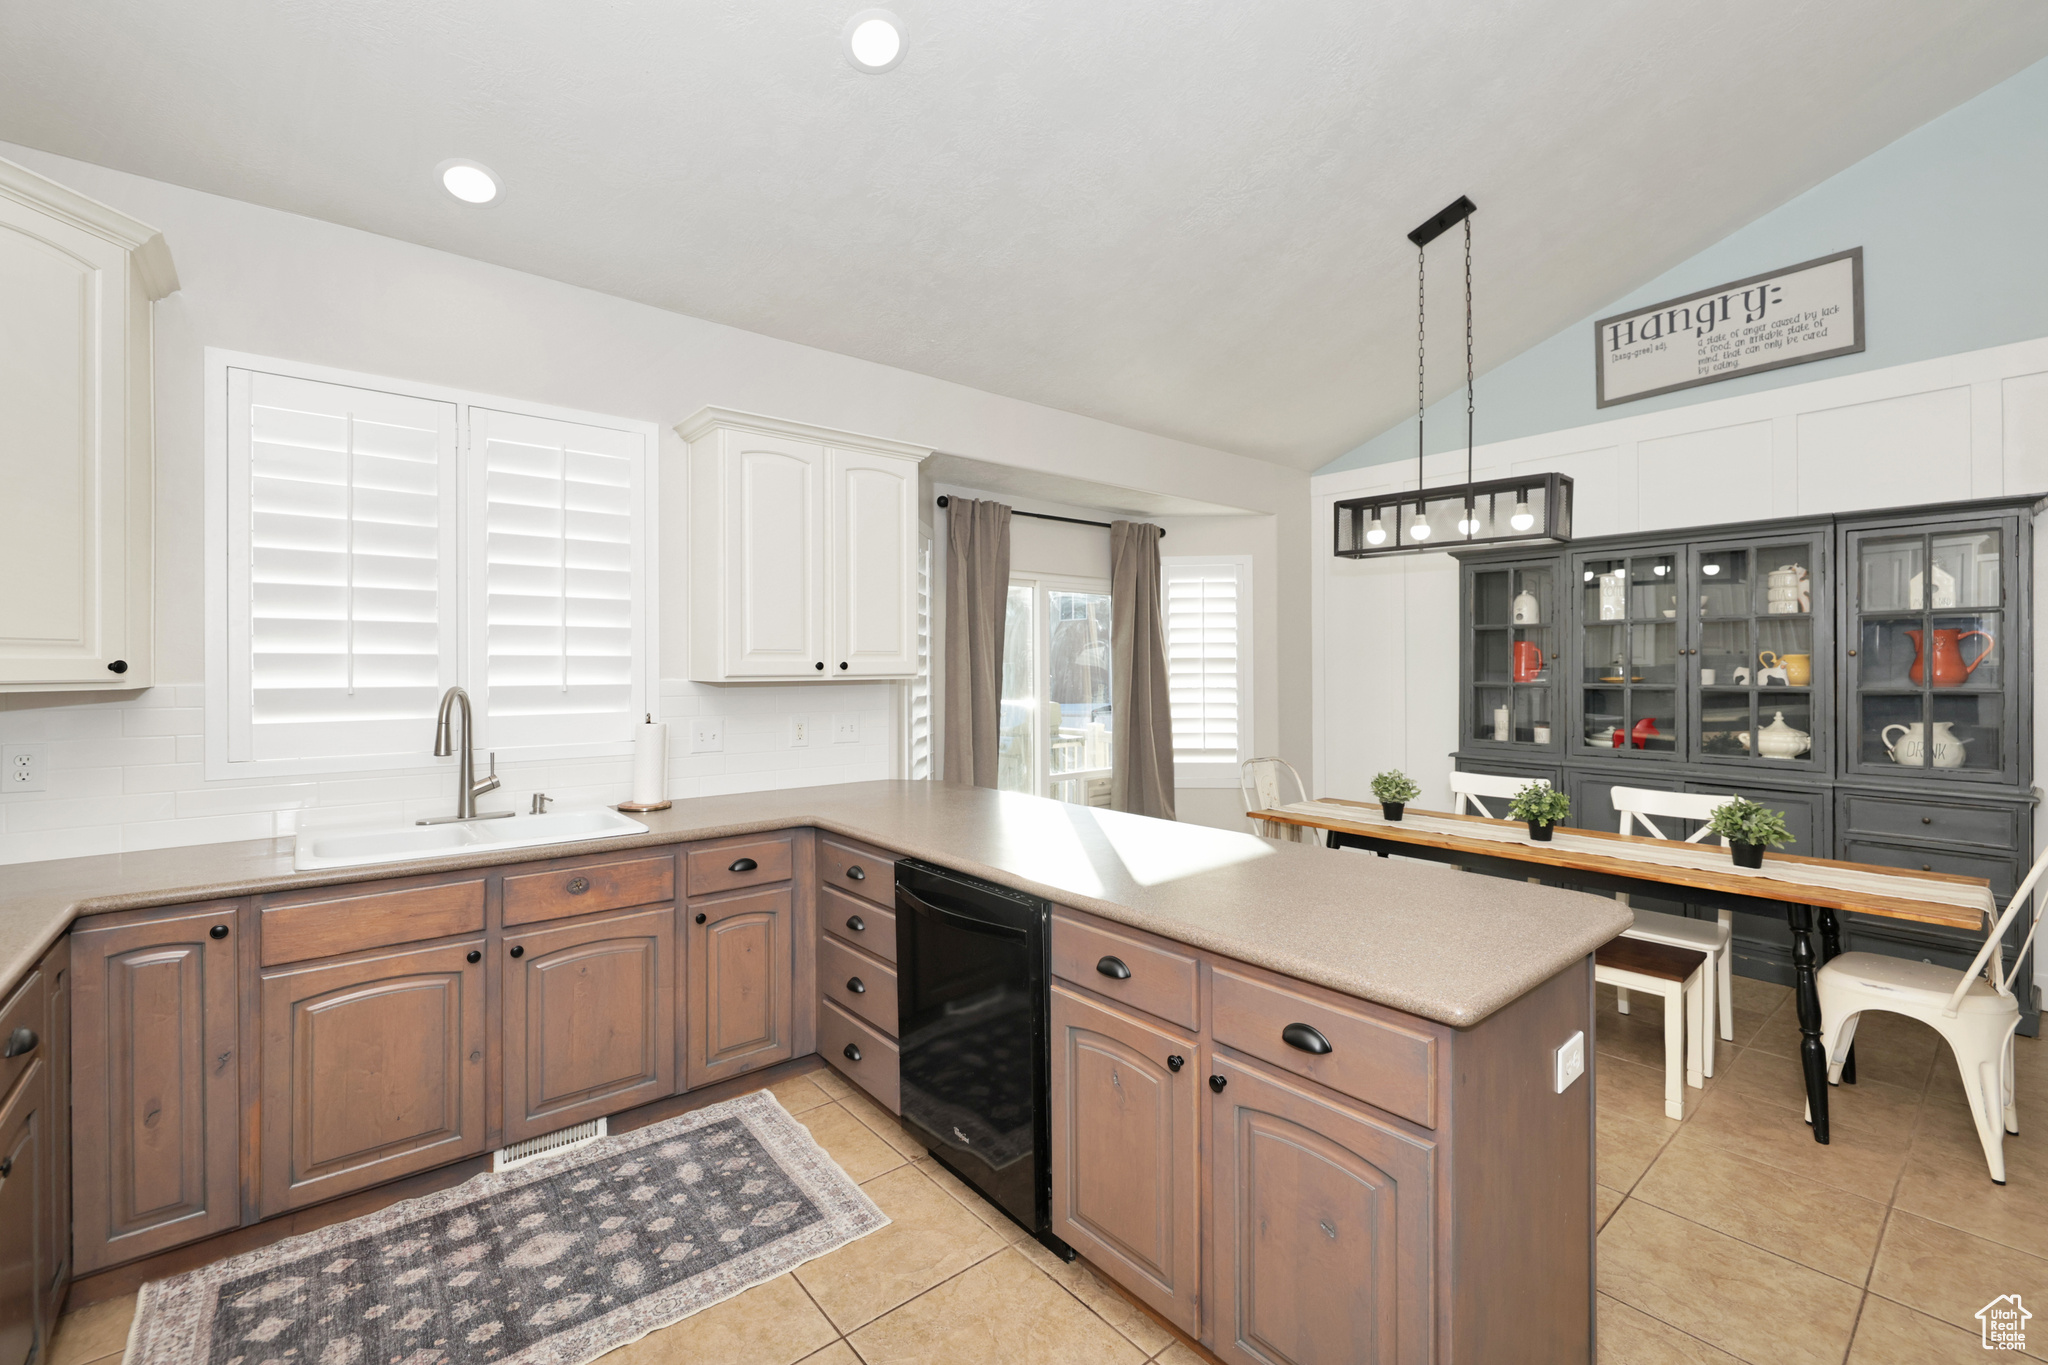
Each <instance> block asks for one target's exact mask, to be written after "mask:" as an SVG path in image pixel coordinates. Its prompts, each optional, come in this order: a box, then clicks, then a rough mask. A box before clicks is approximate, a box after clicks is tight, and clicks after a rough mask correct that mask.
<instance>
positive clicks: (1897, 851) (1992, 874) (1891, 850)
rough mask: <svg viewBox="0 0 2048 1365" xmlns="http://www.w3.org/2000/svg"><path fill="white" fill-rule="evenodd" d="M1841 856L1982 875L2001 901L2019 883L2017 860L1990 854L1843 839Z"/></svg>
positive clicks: (1911, 868)
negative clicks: (1905, 846) (1902, 846)
mask: <svg viewBox="0 0 2048 1365" xmlns="http://www.w3.org/2000/svg"><path fill="white" fill-rule="evenodd" d="M1842 856H1843V857H1844V858H1845V859H1847V860H1848V861H1849V862H1852V863H1871V864H1874V865H1876V866H1878V867H1903V868H1905V869H1906V870H1907V871H1908V872H1942V873H1946V874H1947V875H1949V876H1951V877H1982V878H1983V879H1984V880H1985V881H1988V882H1990V883H1991V894H1992V895H1994V896H1996V897H1998V899H1999V901H2000V902H2001V903H2002V902H2003V901H2004V900H2005V899H2006V898H2007V897H2008V896H2010V895H2012V893H2013V892H2014V890H2016V889H2017V888H2018V886H2019V879H2020V863H2019V862H2018V860H2017V859H2014V858H2000V857H1997V856H1996V855H1994V854H1990V853H1954V852H1950V851H1948V850H1946V849H1936V848H1901V847H1899V846H1898V845H1896V844H1882V843H1878V842H1876V841H1875V840H1870V839H1844V840H1843V841H1842Z"/></svg>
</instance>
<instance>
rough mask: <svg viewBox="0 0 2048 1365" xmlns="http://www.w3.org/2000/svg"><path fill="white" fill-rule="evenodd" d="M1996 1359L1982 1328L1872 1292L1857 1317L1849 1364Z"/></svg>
mask: <svg viewBox="0 0 2048 1365" xmlns="http://www.w3.org/2000/svg"><path fill="white" fill-rule="evenodd" d="M1991 1359H1996V1357H1995V1356H1991V1355H1987V1354H1986V1353H1985V1350H1984V1338H1983V1335H1982V1334H1981V1333H1979V1332H1974V1331H1971V1332H1966V1331H1964V1330H1963V1329H1962V1328H1960V1327H1952V1326H1950V1325H1949V1324H1948V1323H1945V1322H1942V1321H1940V1320H1938V1319H1936V1318H1930V1317H1928V1316H1927V1315H1926V1314H1925V1313H1916V1312H1914V1311H1913V1310H1912V1309H1910V1308H1907V1307H1906V1306H1904V1305H1903V1304H1897V1303H1893V1302H1892V1301H1891V1300H1890V1299H1884V1298H1879V1297H1878V1296H1877V1295H1875V1294H1872V1295H1871V1296H1870V1297H1869V1298H1866V1299H1865V1300H1864V1301H1863V1315H1862V1316H1861V1317H1860V1318H1858V1319H1857V1321H1856V1340H1855V1341H1854V1342H1852V1343H1851V1344H1850V1346H1849V1360H1848V1365H1963V1363H1964V1362H1965V1361H1972V1362H1976V1361H1984V1360H1991Z"/></svg>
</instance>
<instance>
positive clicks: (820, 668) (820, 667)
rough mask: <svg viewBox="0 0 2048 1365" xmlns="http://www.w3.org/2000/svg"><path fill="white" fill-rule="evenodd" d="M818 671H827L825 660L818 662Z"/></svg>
mask: <svg viewBox="0 0 2048 1365" xmlns="http://www.w3.org/2000/svg"><path fill="white" fill-rule="evenodd" d="M818 671H819V672H820V673H823V672H824V671H825V661H824V660H823V659H820V660H818Z"/></svg>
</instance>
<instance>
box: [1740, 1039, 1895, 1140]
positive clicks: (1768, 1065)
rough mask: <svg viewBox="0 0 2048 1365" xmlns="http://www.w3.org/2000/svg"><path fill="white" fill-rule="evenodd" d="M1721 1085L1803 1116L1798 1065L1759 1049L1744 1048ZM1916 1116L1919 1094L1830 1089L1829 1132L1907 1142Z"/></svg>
mask: <svg viewBox="0 0 2048 1365" xmlns="http://www.w3.org/2000/svg"><path fill="white" fill-rule="evenodd" d="M1720 1080H1721V1082H1722V1083H1723V1084H1725V1085H1726V1086H1727V1087H1728V1088H1729V1089H1731V1090H1739V1091H1741V1092H1742V1093H1743V1094H1745V1095H1753V1096H1755V1097H1756V1098H1757V1099H1760V1100H1768V1101H1770V1102H1771V1103H1772V1104H1775V1105H1777V1106H1778V1107H1779V1108H1780V1109H1792V1110H1796V1111H1798V1113H1799V1114H1800V1117H1801V1121H1802V1122H1803V1121H1804V1118H1805V1114H1806V1075H1805V1073H1804V1072H1802V1071H1801V1070H1800V1069H1799V1063H1798V1062H1797V1061H1796V1060H1795V1059H1793V1058H1790V1057H1781V1056H1779V1055H1778V1054H1776V1053H1774V1052H1765V1051H1763V1050H1762V1049H1761V1048H1744V1049H1743V1050H1742V1052H1741V1053H1740V1054H1739V1055H1738V1056H1737V1057H1736V1058H1735V1060H1734V1061H1733V1062H1732V1063H1730V1065H1729V1067H1728V1070H1727V1073H1726V1074H1725V1075H1723V1076H1722V1077H1720ZM1919 1116H1920V1091H1919V1090H1917V1089H1910V1088H1908V1087H1906V1086H1902V1085H1887V1084H1886V1083H1885V1082H1883V1081H1873V1080H1870V1079H1868V1078H1863V1077H1861V1076H1860V1074H1859V1079H1858V1080H1857V1083H1856V1084H1855V1085H1833V1086H1829V1087H1828V1130H1829V1135H1830V1136H1832V1135H1833V1132H1834V1130H1835V1129H1836V1128H1842V1127H1847V1128H1859V1129H1862V1130H1863V1131H1864V1132H1867V1133H1869V1134H1871V1135H1872V1136H1874V1137H1879V1138H1883V1139H1886V1140H1899V1139H1903V1138H1906V1137H1909V1136H1911V1134H1912V1131H1913V1124H1914V1122H1915V1120H1917V1119H1918V1118H1919Z"/></svg>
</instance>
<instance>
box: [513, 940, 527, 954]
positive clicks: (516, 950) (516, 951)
mask: <svg viewBox="0 0 2048 1365" xmlns="http://www.w3.org/2000/svg"><path fill="white" fill-rule="evenodd" d="M512 956H514V957H525V956H526V949H525V948H524V947H522V946H521V945H519V944H517V943H515V944H513V945H512Z"/></svg>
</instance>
